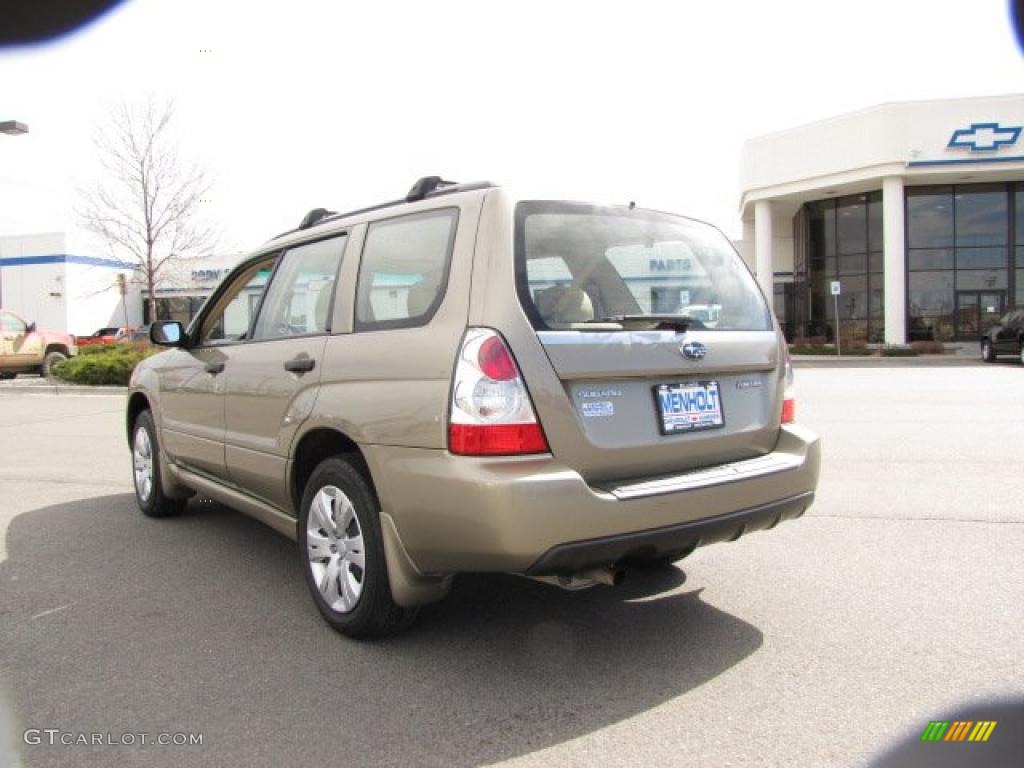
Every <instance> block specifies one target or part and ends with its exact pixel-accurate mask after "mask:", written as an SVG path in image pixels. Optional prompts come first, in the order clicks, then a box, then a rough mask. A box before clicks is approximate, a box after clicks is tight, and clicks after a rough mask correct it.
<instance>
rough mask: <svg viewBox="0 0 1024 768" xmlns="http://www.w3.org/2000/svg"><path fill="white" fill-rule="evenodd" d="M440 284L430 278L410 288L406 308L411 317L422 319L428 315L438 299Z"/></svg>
mask: <svg viewBox="0 0 1024 768" xmlns="http://www.w3.org/2000/svg"><path fill="white" fill-rule="evenodd" d="M437 289H438V284H437V283H436V282H434V281H433V280H430V279H429V278H424V279H423V280H421V281H420V282H418V283H416V284H414V285H412V286H410V287H409V295H408V296H407V297H406V300H405V302H406V303H405V306H406V309H407V310H408V311H409V317H420V316H422V315H424V314H426V312H427V310H428V309H430V305H431V304H433V303H434V299H436V298H437Z"/></svg>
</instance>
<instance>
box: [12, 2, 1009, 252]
mask: <svg viewBox="0 0 1024 768" xmlns="http://www.w3.org/2000/svg"><path fill="white" fill-rule="evenodd" d="M1002 93H1024V59H1022V56H1021V53H1020V51H1019V49H1018V48H1017V46H1016V43H1015V40H1014V37H1013V33H1012V30H1011V27H1010V22H1009V5H1008V3H1007V2H1005V1H1004V0H972V2H970V3H967V2H964V0H958V2H945V1H943V0H931V1H930V2H919V1H918V0H901V1H900V2H894V1H893V0H886V1H885V2H875V1H874V0H862V1H860V2H856V3H829V2H823V1H822V0H814V1H813V2H802V1H796V0H794V1H793V2H774V3H772V2H765V1H763V0H762V1H761V2H728V1H727V0H717V2H708V3H695V2H684V0H675V1H674V2H650V1H649V0H631V1H630V2H622V0H619V1H618V2H603V1H602V0H589V2H577V1H576V0H545V1H544V2H536V1H535V0H516V1H515V2H501V1H500V0H491V2H480V1H479V0H477V1H476V2H461V1H460V2H450V1H449V0H432V2H429V3H427V2H422V1H420V2H408V3H407V2H386V1H381V0H378V1H376V2H364V3H344V2H310V1H308V0H291V1H290V2H288V3H284V4H279V5H278V4H271V3H246V4H239V3H228V2H218V1H217V0H203V1H200V2H193V1H192V0H177V1H176V2H169V1H167V0H165V1H164V2H160V1H159V0H130V1H129V2H127V3H125V4H123V5H121V6H119V7H118V8H117V9H115V10H114V11H112V12H110V13H108V14H107V15H105V16H103V17H102V18H100V19H99V20H97V21H96V22H94V23H92V24H91V25H89V26H88V27H86V28H84V29H83V30H81V31H79V32H78V33H76V34H75V35H73V36H71V37H68V38H64V39H61V40H58V41H55V42H52V43H48V44H46V45H42V46H36V47H18V48H8V49H5V50H2V51H0V120H10V119H16V120H19V121H21V122H23V123H27V124H28V125H29V133H28V134H26V135H23V136H19V137H9V136H3V135H0V235H13V234H23V233H30V232H45V231H65V232H68V233H69V241H70V243H71V245H70V246H69V250H72V251H73V252H76V253H78V252H83V251H84V252H87V253H97V252H99V250H100V246H99V244H97V243H95V241H91V240H90V239H89V238H88V237H86V236H84V235H83V234H82V233H81V230H80V229H79V227H78V221H77V219H76V216H75V208H76V206H77V205H78V204H79V199H80V198H79V197H78V194H79V193H78V191H77V190H79V189H82V188H86V187H88V186H90V185H91V184H92V183H94V181H95V180H96V178H97V174H99V173H100V168H99V165H98V163H97V160H96V155H95V151H94V149H93V135H94V132H95V131H97V130H102V128H103V125H104V121H105V119H107V118H106V116H107V113H108V111H109V109H110V105H112V104H114V103H116V102H117V101H119V100H127V101H129V102H134V101H141V100H144V99H147V98H156V99H158V100H164V99H172V100H173V101H174V103H175V105H176V117H175V135H176V138H177V140H178V143H179V146H180V151H181V154H182V157H183V158H184V159H186V160H187V161H190V162H191V161H195V162H199V163H201V164H203V165H205V166H206V167H207V168H208V169H209V171H210V173H211V175H212V176H213V179H214V187H213V190H212V194H211V196H210V199H211V202H209V203H204V204H203V212H204V215H206V216H208V217H209V220H210V221H211V222H213V223H215V224H216V225H217V226H218V227H219V228H220V230H221V232H222V235H221V244H220V251H222V252H223V253H225V254H227V253H232V252H236V251H238V250H246V249H251V248H254V247H256V246H258V245H259V244H260V243H262V242H263V241H265V240H266V239H268V238H269V237H271V236H273V235H275V234H277V233H278V232H281V231H283V230H287V229H291V228H293V227H294V226H296V225H297V224H298V222H299V220H300V219H301V218H302V216H303V215H304V214H305V213H306V211H308V210H310V209H311V208H316V207H321V206H322V207H326V208H330V209H333V210H349V209H353V208H359V207H364V206H366V205H370V204H373V203H376V202H381V201H384V200H391V199H395V198H397V197H401V196H403V195H404V194H405V192H406V191H407V190H408V188H409V187H410V186H411V184H412V182H413V181H414V180H415V179H416V178H418V177H420V176H425V175H433V174H437V175H441V176H444V177H445V178H448V179H455V180H460V181H471V180H479V179H489V180H491V181H494V182H498V183H502V184H508V185H512V186H515V187H516V188H517V189H521V190H523V191H528V192H530V193H531V194H536V196H538V197H549V196H550V197H564V198H573V199H583V200H591V201H595V202H608V203H626V202H629V201H636V202H637V204H638V205H640V206H645V207H652V208H660V209H664V210H670V211H675V212H678V213H683V214H686V215H690V216H694V217H697V218H701V219H704V220H707V221H710V222H712V223H714V224H717V225H718V226H719V227H721V228H722V229H723V230H724V231H725V232H726V234H728V235H729V236H731V237H733V238H737V237H739V236H740V233H741V226H740V221H739V218H738V203H739V194H740V190H739V185H738V177H739V158H740V151H741V148H742V145H743V142H744V140H745V139H748V138H751V137H754V136H758V135H761V134H764V133H768V132H771V131H776V130H781V129H785V128H789V127H793V126H796V125H800V124H803V123H807V122H811V121H814V120H820V119H824V118H828V117H831V116H834V115H837V114H841V113H844V112H849V111H854V110H858V109H863V108H865V107H869V106H873V105H876V104H880V103H884V102H889V101H903V100H913V99H929V98H946V97H960V96H985V95H994V94H1002Z"/></svg>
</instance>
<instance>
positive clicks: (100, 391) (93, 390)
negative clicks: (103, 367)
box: [0, 384, 128, 395]
mask: <svg viewBox="0 0 1024 768" xmlns="http://www.w3.org/2000/svg"><path fill="white" fill-rule="evenodd" d="M127 394H128V387H105V386H104V387H86V386H81V385H75V384H69V385H62V384H23V385H20V386H17V385H16V386H10V385H7V386H0V395H127Z"/></svg>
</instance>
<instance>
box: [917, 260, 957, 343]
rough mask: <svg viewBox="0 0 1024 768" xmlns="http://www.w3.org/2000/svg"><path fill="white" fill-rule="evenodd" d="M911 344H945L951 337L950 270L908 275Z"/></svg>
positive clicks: (952, 306) (951, 298)
mask: <svg viewBox="0 0 1024 768" xmlns="http://www.w3.org/2000/svg"><path fill="white" fill-rule="evenodd" d="M907 287H908V291H907V293H908V295H909V298H910V302H909V307H908V315H909V317H910V341H947V340H950V339H952V338H953V335H954V330H953V319H954V318H953V308H954V304H953V271H952V270H942V271H933V272H911V273H910V275H909V279H908V280H907Z"/></svg>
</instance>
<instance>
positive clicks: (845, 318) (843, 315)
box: [839, 275, 868, 344]
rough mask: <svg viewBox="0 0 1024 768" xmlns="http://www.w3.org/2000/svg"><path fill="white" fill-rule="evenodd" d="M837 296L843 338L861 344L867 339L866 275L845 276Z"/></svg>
mask: <svg viewBox="0 0 1024 768" xmlns="http://www.w3.org/2000/svg"><path fill="white" fill-rule="evenodd" d="M842 286H843V292H842V294H841V295H840V296H839V329H840V331H841V332H842V335H843V340H844V341H846V342H849V343H855V344H857V343H859V344H863V343H864V342H866V341H867V339H868V278H867V275H860V276H858V277H846V278H843V280H842Z"/></svg>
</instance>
